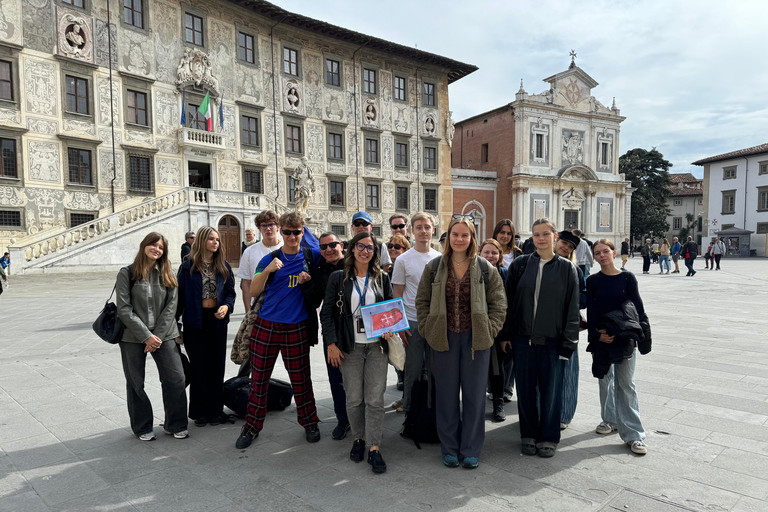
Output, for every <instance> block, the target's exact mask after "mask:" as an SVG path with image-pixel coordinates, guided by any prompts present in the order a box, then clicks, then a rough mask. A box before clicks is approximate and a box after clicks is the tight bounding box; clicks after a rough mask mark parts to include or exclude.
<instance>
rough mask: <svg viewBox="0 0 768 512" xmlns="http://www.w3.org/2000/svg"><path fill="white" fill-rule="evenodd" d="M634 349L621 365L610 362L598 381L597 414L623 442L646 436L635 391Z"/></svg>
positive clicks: (635, 356) (635, 358)
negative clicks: (598, 401) (598, 402)
mask: <svg viewBox="0 0 768 512" xmlns="http://www.w3.org/2000/svg"><path fill="white" fill-rule="evenodd" d="M636 361H637V350H635V351H634V352H633V353H632V357H630V358H629V359H625V360H624V361H623V362H622V363H621V364H612V365H611V369H610V370H608V373H607V374H606V375H605V377H603V378H602V379H598V382H599V383H600V414H601V416H602V418H603V421H604V422H606V423H609V424H611V425H613V426H615V427H618V429H619V437H621V440H622V441H624V442H625V443H629V442H632V441H642V440H643V439H645V431H644V430H643V424H642V423H641V422H640V409H639V407H638V405H637V391H636V390H635V362H636Z"/></svg>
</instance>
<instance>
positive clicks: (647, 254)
mask: <svg viewBox="0 0 768 512" xmlns="http://www.w3.org/2000/svg"><path fill="white" fill-rule="evenodd" d="M652 255H653V249H652V247H651V239H650V238H646V239H645V245H643V247H642V248H641V249H640V256H642V257H643V274H648V273H650V270H651V256H652Z"/></svg>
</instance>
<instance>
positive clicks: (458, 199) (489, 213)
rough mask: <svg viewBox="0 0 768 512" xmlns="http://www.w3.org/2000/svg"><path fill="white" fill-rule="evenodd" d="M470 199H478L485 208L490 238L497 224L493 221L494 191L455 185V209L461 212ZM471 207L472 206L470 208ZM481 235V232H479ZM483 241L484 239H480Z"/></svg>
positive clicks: (486, 224) (487, 231)
mask: <svg viewBox="0 0 768 512" xmlns="http://www.w3.org/2000/svg"><path fill="white" fill-rule="evenodd" d="M470 201H477V202H478V203H480V204H482V205H483V207H484V208H485V234H486V237H488V238H490V237H491V235H492V234H493V228H494V227H495V226H496V224H495V223H494V222H493V191H492V190H467V189H459V188H456V186H455V185H454V187H453V211H454V213H461V212H462V208H464V205H465V204H467V203H468V202H470ZM470 209H471V208H470ZM478 236H480V233H478ZM480 241H481V242H482V240H480Z"/></svg>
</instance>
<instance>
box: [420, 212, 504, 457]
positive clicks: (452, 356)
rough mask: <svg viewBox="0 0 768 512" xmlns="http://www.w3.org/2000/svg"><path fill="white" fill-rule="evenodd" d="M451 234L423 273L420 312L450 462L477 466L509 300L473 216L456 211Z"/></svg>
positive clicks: (441, 433)
mask: <svg viewBox="0 0 768 512" xmlns="http://www.w3.org/2000/svg"><path fill="white" fill-rule="evenodd" d="M447 233H448V236H447V241H446V242H447V243H446V245H445V250H444V251H443V255H442V256H441V257H440V258H439V259H437V258H436V259H434V260H432V261H431V262H430V263H428V264H427V266H426V268H425V269H424V273H423V274H422V276H421V281H420V282H419V288H418V291H417V293H416V312H417V315H418V324H419V332H420V333H421V334H422V335H423V336H424V338H425V339H426V340H427V343H428V344H429V347H430V351H429V353H430V357H429V359H428V360H430V361H431V370H432V371H433V375H434V378H435V390H436V401H437V403H436V406H435V411H436V415H437V432H438V435H439V436H440V446H441V451H442V455H443V464H445V465H446V466H448V467H458V466H459V461H460V460H461V461H462V462H461V464H462V465H463V466H464V467H465V468H467V469H472V468H476V467H477V465H478V459H479V457H480V452H481V451H482V449H483V444H484V443H485V388H486V384H487V382H488V365H489V364H490V358H491V354H490V352H491V351H490V350H489V349H490V348H491V347H492V346H493V342H494V337H495V336H496V334H497V333H498V332H499V331H500V330H501V328H502V326H503V325H504V317H505V315H506V310H507V303H506V300H505V297H504V283H503V282H502V280H501V276H499V273H498V272H497V271H495V270H494V267H492V266H491V265H490V264H489V263H488V262H487V261H486V260H485V259H484V258H481V257H479V256H478V251H477V249H478V245H477V234H476V232H475V226H474V224H473V223H472V219H470V218H467V217H465V216H461V215H457V216H454V219H453V220H452V221H451V223H450V224H449V225H448V231H447ZM433 269H435V270H436V271H435V273H434V282H433V279H432V275H433ZM485 276H487V280H488V282H487V283H486V282H485V280H486V278H485ZM459 394H461V406H460V404H459Z"/></svg>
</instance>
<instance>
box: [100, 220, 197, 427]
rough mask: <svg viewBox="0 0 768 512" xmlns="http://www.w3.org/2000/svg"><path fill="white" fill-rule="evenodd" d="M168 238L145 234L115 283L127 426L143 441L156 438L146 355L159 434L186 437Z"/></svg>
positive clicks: (174, 281)
mask: <svg viewBox="0 0 768 512" xmlns="http://www.w3.org/2000/svg"><path fill="white" fill-rule="evenodd" d="M167 249H168V240H166V239H165V237H164V236H163V235H161V234H160V233H155V232H152V233H149V234H148V235H147V236H145V237H144V239H143V240H142V241H141V244H140V245H139V252H138V253H137V254H136V257H135V258H134V260H133V263H132V264H131V265H130V266H128V267H125V268H123V269H121V270H120V272H118V274H117V283H116V284H115V291H116V305H117V315H118V317H119V318H120V320H121V321H122V322H123V325H125V330H124V331H123V338H122V340H120V355H121V358H122V362H123V372H124V373H125V380H126V398H127V399H126V402H127V404H128V416H129V417H130V419H131V430H132V431H133V433H134V435H136V437H138V438H139V439H141V440H142V441H154V440H155V434H154V432H153V431H152V424H153V423H154V413H153V412H152V403H151V402H150V400H149V397H148V396H147V393H146V391H145V390H144V374H145V368H146V364H147V353H149V354H152V359H154V360H155V364H156V365H157V373H158V374H159V376H160V385H161V388H162V391H163V407H164V420H163V432H165V433H166V434H169V435H172V436H174V437H175V438H176V439H184V438H186V437H188V436H189V433H188V431H187V392H186V386H185V384H184V368H183V367H182V365H181V356H180V353H179V350H178V349H177V348H176V342H175V339H176V338H177V337H178V335H179V330H178V328H177V326H176V319H175V315H176V307H177V303H178V293H179V289H178V286H177V282H176V278H175V277H174V276H173V270H172V269H171V263H170V261H168V253H167Z"/></svg>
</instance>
